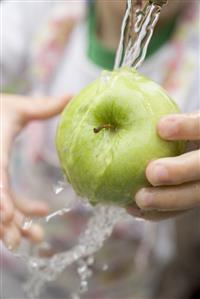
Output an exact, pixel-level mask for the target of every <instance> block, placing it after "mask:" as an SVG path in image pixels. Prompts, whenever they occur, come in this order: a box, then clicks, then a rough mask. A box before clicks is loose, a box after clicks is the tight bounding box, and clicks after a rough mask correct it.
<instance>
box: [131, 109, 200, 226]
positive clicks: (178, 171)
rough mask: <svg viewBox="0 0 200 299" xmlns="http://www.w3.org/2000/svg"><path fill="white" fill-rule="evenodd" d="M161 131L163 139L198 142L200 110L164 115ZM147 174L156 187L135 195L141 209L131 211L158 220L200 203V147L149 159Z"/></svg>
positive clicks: (159, 125) (159, 127) (159, 130)
mask: <svg viewBox="0 0 200 299" xmlns="http://www.w3.org/2000/svg"><path fill="white" fill-rule="evenodd" d="M158 133H159V135H160V136H161V137H162V138H163V139H167V140H190V141H195V142H197V143H198V141H199V140H200V112H197V113H193V114H177V115H169V116H166V117H163V118H162V119H161V120H160V122H159V124H158ZM146 176H147V179H148V180H149V182H150V183H151V184H152V185H153V186H154V187H150V188H143V189H141V190H140V191H139V192H138V193H137V194H136V197H135V200H136V203H137V205H138V206H139V208H141V211H138V210H137V209H136V210H135V209H133V210H132V211H131V209H130V212H132V214H135V215H137V214H138V215H137V216H139V217H140V216H141V217H144V218H148V219H155V220H156V219H162V218H168V217H171V216H173V215H176V213H177V212H178V213H180V211H185V210H189V209H192V208H196V207H199V206H200V150H199V149H197V150H195V151H192V152H188V153H186V154H183V155H181V156H178V157H173V158H162V159H158V160H155V161H152V162H150V163H149V165H148V167H147V169H146ZM156 211H160V213H158V212H156ZM161 211H162V213H161ZM148 215H149V216H148ZM151 215H152V216H151Z"/></svg>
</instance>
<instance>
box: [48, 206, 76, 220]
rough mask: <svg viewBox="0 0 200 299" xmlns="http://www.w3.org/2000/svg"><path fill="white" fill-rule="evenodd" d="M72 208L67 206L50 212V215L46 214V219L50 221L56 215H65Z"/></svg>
mask: <svg viewBox="0 0 200 299" xmlns="http://www.w3.org/2000/svg"><path fill="white" fill-rule="evenodd" d="M71 210H72V209H71V208H70V207H66V208H63V209H60V210H58V211H56V212H53V213H51V214H49V215H48V216H46V218H45V221H46V222H49V221H50V220H52V218H54V217H56V216H63V215H65V214H66V213H69V212H70V211H71Z"/></svg>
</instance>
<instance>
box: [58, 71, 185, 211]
mask: <svg viewBox="0 0 200 299" xmlns="http://www.w3.org/2000/svg"><path fill="white" fill-rule="evenodd" d="M178 111H179V109H178V107H177V106H176V104H175V103H174V102H173V101H172V100H171V99H170V98H169V96H168V95H167V94H166V92H165V91H164V90H163V89H162V88H161V87H160V86H159V85H157V84H156V83H154V82H152V81H151V80H149V79H147V78H146V77H144V76H142V75H140V74H139V73H138V72H137V71H136V70H134V69H131V68H122V69H119V70H115V71H113V72H107V71H104V72H103V73H102V75H101V77H100V78H99V79H98V80H96V81H95V82H93V83H92V84H90V85H89V86H88V87H86V88H85V89H84V90H83V91H81V93H80V94H79V95H77V96H76V97H74V99H73V100H72V101H71V102H70V103H69V105H67V107H66V108H65V110H64V112H63V114H62V116H61V119H60V123H59V126H58V130H57V136H56V144H57V151H58V155H59V159H60V163H61V167H62V169H63V171H64V173H65V175H66V177H67V179H68V181H69V182H70V183H71V185H72V186H73V188H74V190H75V191H76V193H77V194H78V195H80V196H82V197H86V198H88V200H89V201H90V202H91V203H93V204H95V203H99V202H106V203H109V202H111V203H116V204H119V205H128V204H129V203H131V202H132V201H133V199H134V194H135V193H136V192H137V191H138V189H139V188H141V187H144V186H148V185H149V183H148V181H147V179H146V176H145V169H146V166H147V164H148V162H149V161H150V160H153V159H158V158H161V157H167V156H176V155H179V154H181V153H182V152H183V150H184V143H183V142H181V141H177V142H172V141H165V140H162V139H161V138H160V137H159V136H158V134H157V132H156V126H157V124H158V121H159V119H160V118H161V117H162V116H163V115H166V114H171V113H177V112H178Z"/></svg>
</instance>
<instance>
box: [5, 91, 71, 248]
mask: <svg viewBox="0 0 200 299" xmlns="http://www.w3.org/2000/svg"><path fill="white" fill-rule="evenodd" d="M0 100H1V155H0V195H1V198H0V199H1V201H0V216H1V222H0V239H2V240H3V241H4V242H5V244H6V245H7V246H9V247H10V248H14V247H16V246H17V245H18V244H19V242H20V238H21V236H22V235H23V236H26V237H28V238H29V239H31V240H33V241H35V242H37V241H40V240H41V239H42V232H41V229H40V228H39V227H38V226H36V225H33V226H32V227H31V229H30V230H27V231H25V230H23V229H22V227H21V226H22V223H23V220H24V217H27V216H43V215H46V214H47V212H48V207H47V205H46V204H45V203H42V202H38V201H31V200H24V199H18V198H16V196H15V195H14V194H13V193H12V191H11V187H10V181H9V162H10V153H11V149H12V143H13V140H14V138H15V137H16V135H17V134H18V133H19V132H20V131H21V130H22V129H23V127H24V126H25V125H26V124H27V123H28V122H30V121H32V120H39V119H40V120H42V119H47V118H50V117H52V116H55V115H57V114H59V113H60V112H61V111H62V110H63V108H64V107H65V105H66V104H67V102H68V101H69V100H70V97H69V96H68V97H63V98H61V99H58V100H55V99H54V100H53V99H50V98H46V99H45V98H42V99H30V98H27V97H20V96H8V95H1V99H0Z"/></svg>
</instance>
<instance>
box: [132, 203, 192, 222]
mask: <svg viewBox="0 0 200 299" xmlns="http://www.w3.org/2000/svg"><path fill="white" fill-rule="evenodd" d="M127 212H128V213H129V214H130V215H132V216H133V217H136V218H140V219H143V220H147V221H162V220H167V219H170V218H173V217H177V216H180V215H182V214H183V213H185V212H186V211H172V212H168V211H164V212H160V211H156V210H152V211H146V210H141V209H135V208H132V207H131V206H130V207H129V208H127Z"/></svg>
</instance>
